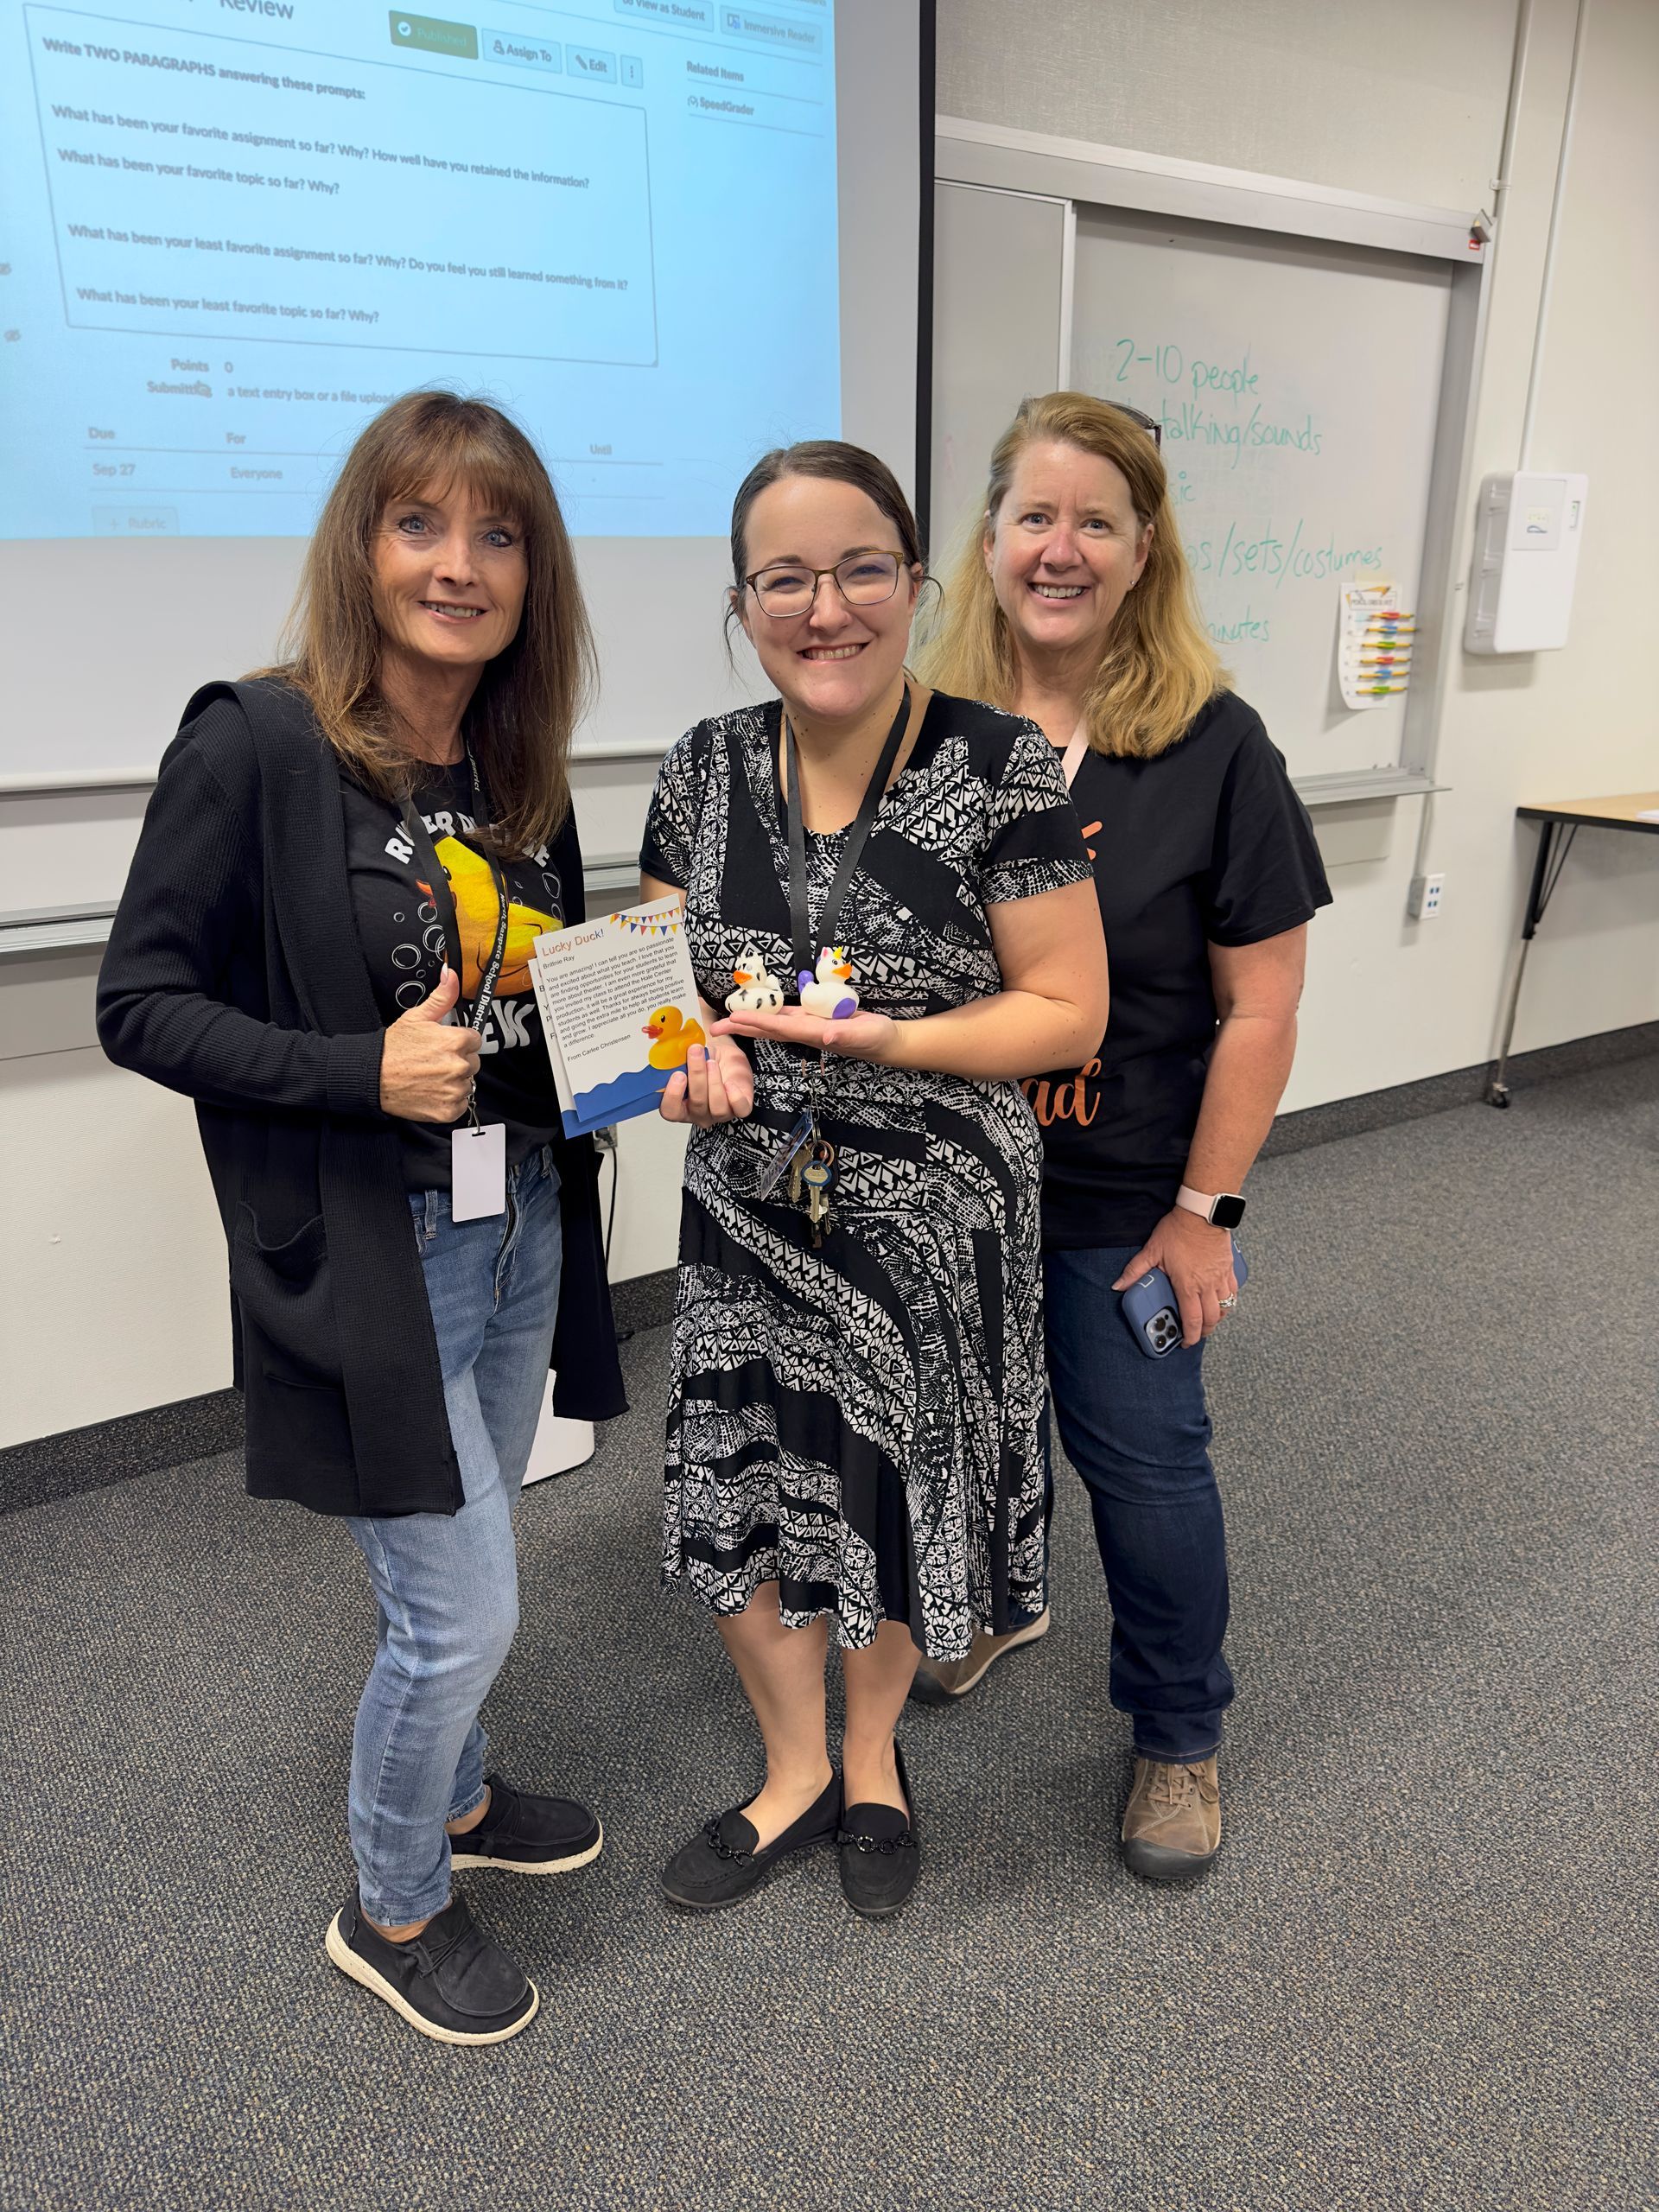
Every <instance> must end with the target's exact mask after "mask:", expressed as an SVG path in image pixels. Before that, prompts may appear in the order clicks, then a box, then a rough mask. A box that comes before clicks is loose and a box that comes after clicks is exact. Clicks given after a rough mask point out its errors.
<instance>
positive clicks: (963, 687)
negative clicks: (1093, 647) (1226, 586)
mask: <svg viewBox="0 0 1659 2212" xmlns="http://www.w3.org/2000/svg"><path fill="white" fill-rule="evenodd" d="M1045 444H1058V445H1067V446H1076V447H1077V448H1078V449H1079V450H1080V451H1081V452H1084V453H1091V454H1096V456H1097V457H1098V458H1099V459H1100V460H1102V461H1110V462H1111V463H1112V465H1113V467H1116V468H1117V469H1120V470H1121V471H1122V474H1123V476H1124V479H1125V480H1126V481H1127V482H1128V487H1129V496H1130V499H1132V500H1133V502H1134V505H1135V518H1136V520H1137V522H1138V523H1139V524H1140V526H1141V529H1142V530H1143V531H1144V530H1145V529H1146V527H1147V524H1151V526H1152V550H1151V551H1150V552H1149V553H1148V554H1147V565H1146V567H1145V568H1144V569H1142V571H1141V578H1140V581H1139V582H1138V583H1137V584H1136V585H1135V588H1134V589H1133V590H1132V591H1131V592H1129V593H1128V595H1127V597H1126V598H1125V599H1124V601H1123V604H1122V607H1120V608H1119V609H1118V612H1117V613H1116V617H1115V618H1114V620H1113V622H1112V626H1111V628H1110V629H1109V631H1108V632H1107V633H1106V639H1105V642H1104V645H1103V647H1102V649H1101V656H1100V665H1099V667H1098V668H1097V669H1096V671H1095V677H1094V681H1093V682H1092V683H1091V684H1090V688H1089V692H1088V696H1087V697H1086V699H1085V700H1084V721H1085V722H1086V723H1087V725H1088V730H1089V742H1090V746H1091V747H1093V749H1094V750H1095V751H1096V753H1122V754H1134V755H1137V756H1139V757H1140V758H1141V759H1142V760H1150V759H1151V758H1152V756H1153V755H1154V753H1163V752H1166V750H1167V749H1168V747H1170V746H1172V745H1173V744H1174V743H1176V741H1178V740H1179V738H1180V737H1182V736H1183V735H1184V734H1185V731H1186V730H1187V728H1188V727H1189V726H1190V724H1191V722H1192V717H1193V716H1194V715H1196V714H1197V713H1198V709H1199V708H1200V707H1202V706H1203V705H1204V703H1205V700H1206V699H1209V698H1211V697H1212V696H1214V695H1215V693H1216V692H1217V691H1218V690H1221V688H1222V687H1223V685H1224V683H1225V682H1226V680H1227V678H1226V672H1225V671H1224V669H1223V668H1222V666H1221V664H1220V661H1219V660H1218V659H1217V655H1216V650H1215V647H1214V645H1212V644H1211V640H1210V634H1209V632H1208V631H1207V630H1206V629H1205V626H1204V622H1203V619H1202V617H1201V616H1200V614H1199V612H1198V596H1197V594H1196V593H1195V592H1194V590H1193V588H1192V573H1191V571H1190V570H1189V569H1188V567H1187V564H1186V555H1185V552H1184V551H1183V550H1182V546H1181V534H1180V531H1179V527H1178V526H1177V524H1176V521H1175V512H1174V509H1173V507H1172V506H1171V505H1170V503H1169V480H1168V478H1167V476H1166V474H1165V471H1164V463H1163V456H1162V455H1161V454H1160V452H1159V450H1158V447H1157V444H1156V442H1155V441H1154V439H1153V438H1152V437H1151V436H1150V435H1148V434H1147V431H1146V430H1145V429H1143V428H1142V427H1141V424H1140V423H1137V422H1136V421H1135V418H1134V417H1133V416H1130V415H1126V414H1125V413H1124V412H1123V410H1122V409H1121V408H1117V407H1114V406H1112V405H1111V404H1110V403H1109V401H1106V400H1103V399H1096V397H1094V396H1093V394H1092V393H1090V392H1086V391H1051V392H1046V393H1045V394H1044V395H1043V396H1042V397H1040V398H1036V399H1027V400H1022V401H1021V403H1020V410H1019V412H1018V414H1016V415H1015V416H1014V420H1013V422H1012V423H1010V424H1009V425H1008V427H1007V429H1006V430H1005V431H1004V432H1003V433H1002V435H1001V437H1000V438H999V439H998V440H997V442H996V445H995V448H994V450H993V452H992V454H991V472H990V482H989V484H988V486H987V489H986V493H985V505H984V507H983V508H982V510H981V511H980V512H977V513H976V514H975V515H974V516H973V517H972V518H970V520H969V524H968V526H967V528H966V529H965V530H964V532H963V542H962V545H961V547H960V550H958V551H957V555H956V557H955V559H954V560H953V561H952V563H951V566H950V576H949V580H948V582H947V583H946V586H945V594H944V606H943V611H942V613H940V615H939V617H938V620H936V621H935V623H934V625H933V628H932V632H931V635H930V637H929V639H928V640H927V642H926V644H925V646H924V647H923V649H922V651H921V652H920V654H919V656H918V666H919V667H920V668H921V670H922V671H923V673H924V674H925V676H926V677H927V678H928V680H929V681H930V682H931V683H936V684H938V686H939V688H940V689H941V690H946V691H955V692H958V693H961V694H963V695H965V696H967V697H969V698H970V699H985V700H988V702H990V703H991V704H992V705H993V706H998V707H1011V706H1012V705H1013V704H1014V700H1015V698H1016V697H1017V696H1018V694H1019V688H1020V664H1019V657H1018V653H1017V651H1016V649H1015V645H1014V633H1013V632H1012V630H1011V629H1010V628H1009V626H1008V619H1007V615H1006V614H1004V613H1003V612H1002V609H1001V607H1000V606H999V605H998V603H997V597H996V590H995V585H994V584H993V583H992V582H991V579H990V576H989V575H988V571H987V569H986V566H985V547H986V545H987V543H988V542H989V540H990V538H991V537H992V536H993V534H994V533H995V529H996V519H997V514H998V512H999V510H1000V509H1001V505H1002V502H1003V500H1004V499H1005V498H1006V497H1007V491H1008V486H1009V485H1010V484H1011V483H1012V481H1013V480H1014V469H1015V467H1017V466H1018V464H1019V461H1020V455H1021V454H1023V453H1024V452H1025V451H1026V449H1027V447H1029V446H1033V445H1045Z"/></svg>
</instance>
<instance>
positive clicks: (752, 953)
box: [726, 944, 784, 1014]
mask: <svg viewBox="0 0 1659 2212" xmlns="http://www.w3.org/2000/svg"><path fill="white" fill-rule="evenodd" d="M732 981H733V982H734V983H735V984H736V985H737V988H736V989H735V990H734V991H728V992H727V994H726V1011H727V1013H728V1014H772V1013H773V1012H775V1011H776V1009H777V1008H778V1007H780V1006H782V1004H783V1002H784V987H783V985H782V984H781V983H780V982H779V980H778V978H777V977H776V976H773V975H771V974H769V973H768V972H767V969H766V962H765V961H764V960H763V959H762V958H761V957H760V952H759V950H757V948H756V947H755V946H753V945H752V944H746V945H745V946H744V948H743V951H742V955H741V957H740V959H739V961H738V963H737V965H736V967H735V968H734V969H733V970H732Z"/></svg>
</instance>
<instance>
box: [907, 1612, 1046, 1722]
mask: <svg viewBox="0 0 1659 2212" xmlns="http://www.w3.org/2000/svg"><path fill="white" fill-rule="evenodd" d="M1047 1634H1048V1608H1047V1606H1046V1605H1045V1606H1044V1608H1043V1610H1042V1611H1041V1612H1040V1613H1039V1614H1038V1616H1037V1618H1036V1619H1035V1620H1034V1621H1027V1623H1026V1624H1025V1626H1024V1627H1023V1628H1011V1629H1010V1630H1008V1631H1007V1634H1006V1635H1005V1636H989V1635H988V1634H987V1633H986V1631H985V1630H983V1629H980V1630H976V1633H975V1637H974V1643H973V1649H972V1650H971V1651H969V1654H968V1656H967V1657H966V1658H965V1659H929V1658H926V1657H924V1658H923V1659H922V1660H921V1662H919V1664H918V1667H917V1669H916V1675H915V1679H914V1681H912V1683H911V1686H910V1694H911V1695H912V1698H914V1700H916V1702H917V1704H918V1705H954V1704H955V1703H956V1701H957V1699H958V1698H959V1697H966V1696H967V1694H968V1693H969V1690H970V1689H973V1688H975V1687H976V1685H977V1684H978V1683H980V1682H982V1681H984V1679H985V1677H986V1675H988V1674H989V1673H990V1671H991V1669H992V1668H993V1667H995V1664H996V1662H997V1661H998V1660H999V1659H1006V1658H1007V1655H1008V1654H1009V1652H1010V1651H1018V1650H1019V1649H1020V1645H1021V1644H1024V1643H1037V1642H1038V1641H1039V1638H1041V1637H1045V1636H1046V1635H1047Z"/></svg>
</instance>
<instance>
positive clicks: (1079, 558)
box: [985, 442, 1152, 670]
mask: <svg viewBox="0 0 1659 2212" xmlns="http://www.w3.org/2000/svg"><path fill="white" fill-rule="evenodd" d="M1151 550H1152V525H1151V524H1149V523H1148V524H1147V526H1146V527H1145V529H1142V528H1141V523H1140V520H1139V518H1138V517H1137V516H1136V514H1135V502H1134V499H1132V497H1131V496H1130V493H1129V486H1128V481H1127V480H1126V479H1125V477H1124V475H1123V472H1122V469H1120V468H1118V467H1116V465H1115V464H1114V463H1113V462H1111V461H1103V460H1102V459H1101V457H1100V456H1099V455H1098V454H1092V453H1085V452H1084V450H1083V448H1081V447H1080V446H1070V445H1061V444H1058V443H1052V442H1050V443H1045V444H1041V445H1033V446H1028V447H1027V448H1026V450H1025V452H1024V453H1022V454H1020V458H1019V460H1018V461H1016V462H1015V464H1014V476H1013V480H1012V481H1011V482H1010V483H1009V486H1008V488H1007V493H1006V495H1005V496H1004V498H1003V501H1002V504H1001V506H1000V507H999V508H998V510H997V513H996V518H995V524H994V525H993V526H992V528H991V529H990V530H989V531H988V532H987V533H986V537H985V565H986V568H987V569H988V570H989V572H990V577H991V582H992V584H993V586H994V587H995V592H996V597H997V604H998V605H999V606H1000V607H1001V609H1002V612H1003V613H1004V614H1005V615H1007V619H1008V626H1009V628H1010V629H1011V630H1012V631H1013V632H1014V645H1015V648H1016V650H1017V652H1019V655H1020V659H1021V661H1022V662H1023V663H1024V664H1026V665H1027V666H1028V667H1030V668H1033V670H1036V669H1042V668H1045V667H1046V668H1048V669H1051V670H1052V669H1058V668H1065V667H1068V666H1075V667H1077V668H1080V669H1088V670H1092V669H1093V667H1094V666H1095V664H1096V663H1097V662H1098V661H1099V658H1100V656H1101V654H1102V652H1103V651H1104V649H1105V644H1106V637H1107V632H1109V630H1110V628H1111V626H1112V621H1113V618H1114V617H1115V616H1116V613H1117V610H1118V609H1119V607H1122V604H1123V601H1124V600H1125V598H1126V597H1127V596H1128V593H1129V591H1130V590H1131V588H1133V586H1134V585H1135V582H1137V581H1138V580H1139V577H1140V575H1141V570H1142V569H1144V568H1145V567H1146V565H1147V554H1148V553H1149V552H1150V551H1151Z"/></svg>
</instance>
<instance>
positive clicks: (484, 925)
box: [421, 837, 564, 999]
mask: <svg viewBox="0 0 1659 2212" xmlns="http://www.w3.org/2000/svg"><path fill="white" fill-rule="evenodd" d="M433 849H434V851H435V853H436V854H437V856H438V860H439V862H440V864H441V866H442V869H443V872H444V874H446V875H447V876H448V879H449V895H450V896H451V898H453V899H454V902H455V925H456V927H457V928H458V929H459V930H460V931H461V966H462V970H463V972H462V975H461V988H462V990H464V991H467V992H473V991H475V990H476V989H477V988H478V986H479V979H480V976H482V975H483V973H484V964H485V963H486V961H487V960H488V958H489V957H490V955H491V953H492V952H493V951H494V950H495V931H496V925H497V924H498V923H499V920H500V918H501V901H500V894H499V892H498V891H497V890H496V887H495V878H494V877H493V875H492V874H491V873H490V864H489V862H488V861H486V860H482V859H480V856H479V855H478V854H476V853H475V852H474V850H473V849H472V847H471V846H470V845H463V844H462V843H461V840H460V838H459V837H440V838H439V840H438V842H437V843H436V845H435V847H434V848H433ZM421 889H422V890H423V891H424V892H425V893H426V895H427V897H428V898H430V897H431V896H432V889H431V886H430V885H429V884H425V883H423V884H422V885H421ZM563 926H564V925H563V923H562V922H561V921H560V920H559V918H558V917H557V915H556V914H543V913H542V912H540V911H539V910H538V909H537V907H534V906H520V905H519V903H518V900H517V899H510V900H509V901H508V904H507V942H506V944H505V949H504V950H503V952H502V957H501V973H500V976H499V978H498V979H497V982H496V986H495V988H496V995H497V996H498V997H499V998H504V999H505V998H510V997H512V995H513V994H514V993H515V992H518V991H527V990H528V989H529V988H530V957H531V953H532V952H534V951H535V950H536V940H537V938H538V937H541V936H543V935H544V934H545V933H546V932H547V931H550V930H556V929H563Z"/></svg>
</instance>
